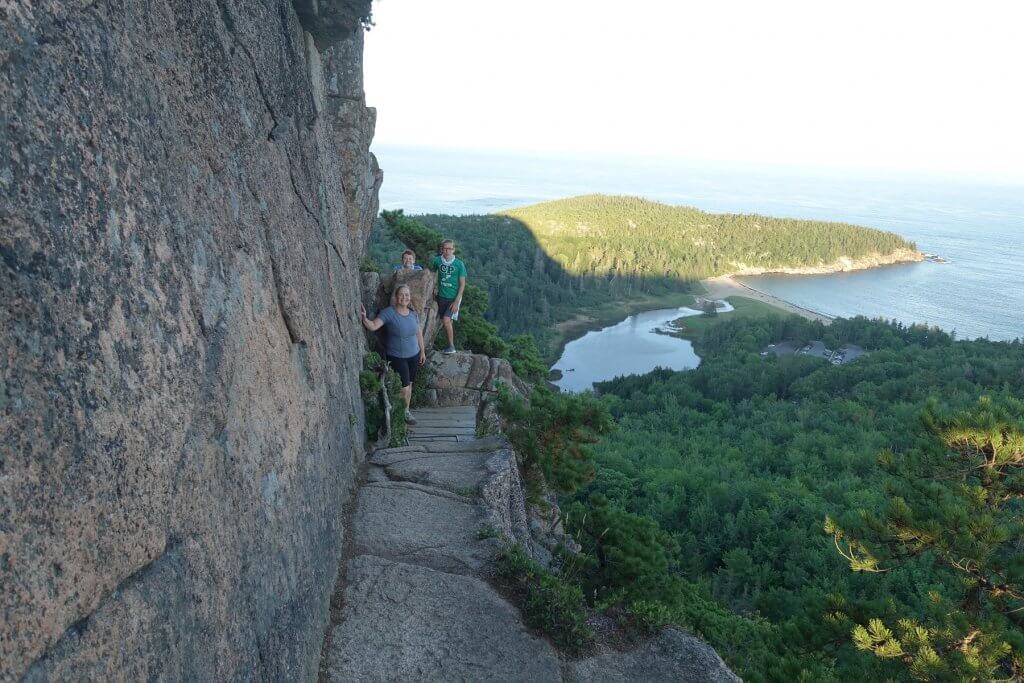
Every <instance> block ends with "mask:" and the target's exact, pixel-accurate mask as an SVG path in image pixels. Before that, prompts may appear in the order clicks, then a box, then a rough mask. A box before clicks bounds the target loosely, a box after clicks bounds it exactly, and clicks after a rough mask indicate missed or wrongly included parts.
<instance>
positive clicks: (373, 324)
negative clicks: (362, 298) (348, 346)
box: [359, 304, 423, 348]
mask: <svg viewBox="0 0 1024 683" xmlns="http://www.w3.org/2000/svg"><path fill="white" fill-rule="evenodd" d="M359 319H360V320H361V321H362V323H363V327H365V328H366V329H368V330H369V331H370V332H376V331H377V330H379V329H380V328H382V327H384V321H383V320H381V319H380V318H374V319H373V320H370V319H369V318H367V317H366V306H364V305H362V304H359ZM420 348H423V347H422V346H420Z"/></svg>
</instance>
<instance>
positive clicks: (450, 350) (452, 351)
mask: <svg viewBox="0 0 1024 683" xmlns="http://www.w3.org/2000/svg"><path fill="white" fill-rule="evenodd" d="M441 353H448V354H452V353H455V347H454V346H449V347H448V348H447V349H445V350H444V351H442V352H441Z"/></svg>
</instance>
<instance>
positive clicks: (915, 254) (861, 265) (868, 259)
mask: <svg viewBox="0 0 1024 683" xmlns="http://www.w3.org/2000/svg"><path fill="white" fill-rule="evenodd" d="M924 260H925V255H924V254H922V253H921V252H919V251H917V250H915V249H897V250H896V251H893V252H890V253H888V254H872V255H871V256H865V257H862V258H858V259H853V258H850V257H848V256H840V257H839V258H838V259H836V260H835V261H832V262H831V263H826V264H822V265H819V266H798V267H795V268H790V267H786V268H757V267H753V266H748V265H746V264H743V263H734V264H733V266H735V267H736V269H735V270H733V271H731V272H729V273H727V274H726V275H721V276H719V277H722V278H733V277H741V276H747V275H829V274H831V273H848V272H851V271H854V270H868V269H870V268H879V267H881V266H894V265H899V264H901V263H920V262H921V261H924ZM711 279H715V278H711Z"/></svg>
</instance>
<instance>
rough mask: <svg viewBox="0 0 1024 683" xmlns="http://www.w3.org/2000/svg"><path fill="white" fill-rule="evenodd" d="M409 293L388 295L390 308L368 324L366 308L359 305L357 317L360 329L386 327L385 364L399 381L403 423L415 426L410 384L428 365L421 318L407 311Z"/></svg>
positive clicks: (402, 290) (401, 287)
mask: <svg viewBox="0 0 1024 683" xmlns="http://www.w3.org/2000/svg"><path fill="white" fill-rule="evenodd" d="M411 301H412V293H411V292H410V291H409V285H398V287H396V288H395V291H394V292H393V293H392V295H391V305H390V306H388V307H387V308H385V309H384V310H383V311H381V312H380V313H378V314H377V317H376V318H374V319H373V320H370V319H369V318H367V317H366V307H365V306H363V305H362V304H359V317H360V319H361V320H362V322H363V327H365V328H366V329H368V330H370V331H371V332H376V331H377V330H379V329H380V328H382V327H387V333H388V337H387V343H386V344H385V350H386V353H387V356H388V362H389V363H391V367H392V368H394V369H395V372H397V373H398V376H399V377H401V378H402V398H404V399H405V421H406V422H407V423H408V424H411V425H414V424H416V420H415V419H414V418H413V416H412V413H410V412H409V406H410V405H411V404H412V383H413V382H414V381H416V370H417V368H418V367H419V366H420V365H423V364H424V363H425V362H427V353H426V347H425V346H424V344H423V330H422V328H421V327H420V317H419V316H418V315H416V311H414V310H412V309H411V308H410V307H409V302H411Z"/></svg>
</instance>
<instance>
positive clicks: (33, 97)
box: [0, 0, 380, 680]
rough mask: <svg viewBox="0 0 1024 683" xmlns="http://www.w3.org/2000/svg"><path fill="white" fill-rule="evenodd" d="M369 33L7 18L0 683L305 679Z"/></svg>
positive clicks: (324, 4)
mask: <svg viewBox="0 0 1024 683" xmlns="http://www.w3.org/2000/svg"><path fill="white" fill-rule="evenodd" d="M364 4H365V5H367V6H368V2H365V3H357V2H354V1H349V0H320V1H319V2H317V1H316V0H296V1H295V3H294V4H293V3H292V1H291V0H189V1H188V2H186V1H184V0H163V1H158V0H137V1H134V2H117V1H115V0H88V1H87V0H33V1H32V2H29V1H28V0H14V1H13V2H8V3H3V4H0V131H2V133H0V292H2V297H0V349H2V353H0V615H2V616H3V618H2V620H0V679H9V678H20V677H22V676H26V677H27V678H28V679H29V680H45V679H53V680H56V679H66V678H70V677H72V676H71V673H72V672H73V673H74V677H75V678H93V679H109V678H110V674H111V672H112V671H114V670H116V671H118V672H119V676H122V677H124V678H132V679H136V678H144V677H149V678H166V679H192V680H195V679H204V680H226V679H234V678H240V677H244V678H256V679H281V678H302V679H309V678H311V677H312V676H313V675H314V672H315V670H316V666H317V660H318V657H319V654H320V648H321V644H322V634H323V631H324V627H325V625H326V622H327V605H328V599H329V596H330V593H331V590H332V587H333V582H334V579H335V575H336V570H337V567H338V563H339V558H340V553H341V543H342V540H343V535H344V534H343V530H342V529H341V522H340V519H341V507H342V505H343V503H344V502H345V501H346V499H347V498H348V496H349V493H350V489H351V486H352V482H353V476H354V471H355V467H356V462H357V458H360V457H361V455H362V450H363V437H362V433H363V428H362V407H361V405H360V404H359V403H358V396H359V391H358V381H357V375H358V370H359V364H360V357H361V354H362V352H363V350H364V346H365V343H364V341H363V337H362V334H361V332H360V327H359V323H358V320H357V316H356V308H357V304H358V301H359V282H358V272H357V270H358V265H357V264H358V261H359V257H360V255H361V253H362V250H363V246H364V243H365V240H366V238H367V235H368V232H369V227H370V221H371V220H372V217H373V216H374V215H375V214H376V211H377V203H376V202H377V200H376V195H377V188H378V186H379V184H380V172H379V170H378V169H377V167H376V162H375V161H374V159H373V157H372V156H371V155H370V154H369V151H368V146H369V142H370V138H371V136H372V134H373V125H374V112H373V111H372V110H371V109H367V108H366V106H365V103H364V100H363V94H362V80H361V72H362V65H361V59H362V29H361V28H360V26H359V23H358V19H359V17H361V16H363V15H364V14H365V12H364V9H365V8H364V7H362V6H361V5H364Z"/></svg>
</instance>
